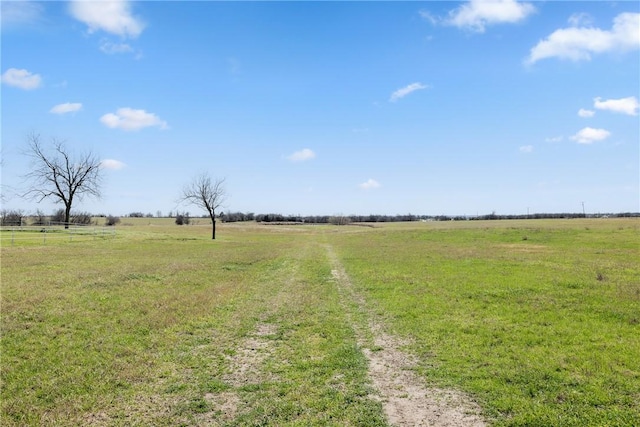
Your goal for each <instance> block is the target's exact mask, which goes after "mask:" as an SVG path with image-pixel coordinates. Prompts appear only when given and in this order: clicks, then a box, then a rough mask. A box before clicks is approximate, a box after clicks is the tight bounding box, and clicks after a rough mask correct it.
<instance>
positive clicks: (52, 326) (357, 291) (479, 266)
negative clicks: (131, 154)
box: [0, 218, 640, 426]
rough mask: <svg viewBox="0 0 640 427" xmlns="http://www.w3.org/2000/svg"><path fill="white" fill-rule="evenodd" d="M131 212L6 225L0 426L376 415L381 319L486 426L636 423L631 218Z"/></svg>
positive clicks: (430, 380) (636, 277)
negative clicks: (78, 223)
mask: <svg viewBox="0 0 640 427" xmlns="http://www.w3.org/2000/svg"><path fill="white" fill-rule="evenodd" d="M127 221H128V219H126V220H124V221H123V223H124V224H121V225H120V226H118V227H117V229H116V230H117V231H116V234H115V236H112V237H110V238H109V239H95V240H89V239H87V240H82V241H67V240H64V239H61V240H52V241H51V242H47V244H46V245H34V244H24V245H21V244H19V242H18V241H16V243H15V244H14V245H13V246H11V245H7V244H5V242H4V241H3V245H2V249H1V251H2V252H1V255H2V259H1V261H2V266H1V273H2V276H1V279H2V289H1V290H2V322H1V328H2V338H1V339H2V342H1V366H0V369H1V381H2V382H1V386H2V390H1V405H2V412H1V417H0V424H1V425H3V426H4V425H7V426H12V425H15V426H23V425H56V426H58V425H96V426H128V425H149V426H151V425H153V426H162V425H165V426H174V425H214V426H244V425H278V426H283V425H291V426H293V425H299V426H309V425H353V426H356V425H357V426H385V425H388V424H389V417H388V414H389V412H388V408H387V406H386V405H387V402H386V401H385V398H384V397H385V396H386V395H385V393H384V390H379V389H377V388H376V384H375V382H374V381H372V380H371V378H372V376H371V375H372V374H371V364H370V361H371V360H372V357H375V354H376V353H383V352H384V351H385V348H384V347H385V346H386V344H382V345H381V344H379V343H378V341H377V340H376V339H375V338H376V333H378V332H377V329H376V328H371V327H370V325H371V324H373V323H375V324H377V325H383V327H384V331H385V334H388V335H391V336H394V337H396V338H397V342H398V343H401V350H402V351H404V352H406V354H408V355H411V356H413V358H414V359H415V361H416V362H415V365H413V366H412V369H411V370H412V372H414V373H415V375H416V377H417V378H418V379H419V381H421V382H422V383H423V384H424V386H425V388H426V389H427V390H430V391H434V392H435V391H436V390H454V391H456V392H460V393H462V394H463V395H464V396H467V397H469V398H470V399H472V400H473V401H474V402H475V404H476V405H477V407H479V408H480V415H481V417H482V418H483V419H484V420H485V422H486V423H487V424H488V425H496V426H523V425H530V426H560V425H562V426H636V425H640V403H639V402H640V357H639V355H640V267H639V265H638V259H639V255H640V247H639V245H640V240H639V232H640V221H639V220H638V219H579V220H527V221H477V222H476V221H465V222H446V223H440V222H428V223H420V222H415V223H401V224H376V226H375V227H358V226H330V225H313V226H312V225H292V226H285V225H280V226H275V225H260V224H255V223H245V224H241V223H237V224H220V226H219V228H218V236H217V239H216V240H215V241H211V240H210V227H209V225H208V224H206V221H205V220H202V224H197V225H194V226H182V227H179V226H176V225H173V224H171V223H169V222H168V221H166V220H156V219H147V218H145V219H141V220H140V221H132V222H130V223H127ZM389 346H391V344H389ZM372 354H373V355H374V356H371V355H372ZM397 368H398V370H401V369H402V368H403V366H398V367H397ZM385 414H386V415H385ZM400 421H402V420H400ZM396 422H397V423H398V425H402V424H401V422H398V421H397V420H396ZM460 425H464V424H460Z"/></svg>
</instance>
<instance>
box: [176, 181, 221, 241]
mask: <svg viewBox="0 0 640 427" xmlns="http://www.w3.org/2000/svg"><path fill="white" fill-rule="evenodd" d="M226 197H227V194H226V191H225V188H224V178H223V179H214V180H212V179H211V177H210V176H209V175H208V174H207V173H203V174H200V175H198V176H196V177H195V178H194V179H193V180H192V181H191V182H190V183H189V184H187V185H186V186H185V187H184V188H183V189H182V194H181V196H180V199H179V201H181V202H187V203H189V204H192V205H195V206H197V207H199V208H202V209H205V210H206V211H207V213H208V214H209V218H211V223H212V232H211V239H215V238H216V211H217V210H218V209H219V208H220V207H221V206H222V204H223V203H224V201H225V199H226Z"/></svg>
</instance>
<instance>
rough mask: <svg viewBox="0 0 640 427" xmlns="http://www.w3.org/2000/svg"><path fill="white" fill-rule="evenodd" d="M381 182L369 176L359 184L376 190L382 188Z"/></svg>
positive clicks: (364, 187) (362, 187) (365, 188)
mask: <svg viewBox="0 0 640 427" xmlns="http://www.w3.org/2000/svg"><path fill="white" fill-rule="evenodd" d="M380 186H381V185H380V183H379V182H378V181H376V180H375V179H372V178H369V179H368V180H366V181H365V182H363V183H362V184H360V185H358V187H360V188H361V189H363V190H375V189H376V188H380Z"/></svg>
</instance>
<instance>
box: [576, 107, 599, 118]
mask: <svg viewBox="0 0 640 427" xmlns="http://www.w3.org/2000/svg"><path fill="white" fill-rule="evenodd" d="M595 114H596V112H595V111H593V110H585V109H584V108H581V109H579V110H578V116H580V117H584V118H588V117H593V116H594V115H595Z"/></svg>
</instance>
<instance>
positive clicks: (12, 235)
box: [0, 224, 116, 246]
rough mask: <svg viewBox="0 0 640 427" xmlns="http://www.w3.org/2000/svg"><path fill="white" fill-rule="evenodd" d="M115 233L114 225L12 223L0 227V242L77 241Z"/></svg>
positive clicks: (110, 236)
mask: <svg viewBox="0 0 640 427" xmlns="http://www.w3.org/2000/svg"><path fill="white" fill-rule="evenodd" d="M115 235H116V229H115V227H96V226H79V225H77V224H74V225H70V226H68V227H67V228H65V226H64V224H59V225H58V224H56V225H30V226H26V225H13V226H1V227H0V243H1V244H2V245H3V246H4V245H8V244H10V245H12V246H13V245H15V244H17V243H19V242H24V243H29V242H30V243H36V244H38V243H42V244H44V245H46V244H47V242H48V241H51V240H57V241H64V240H66V241H69V242H73V241H78V240H97V239H105V238H113V237H115Z"/></svg>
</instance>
